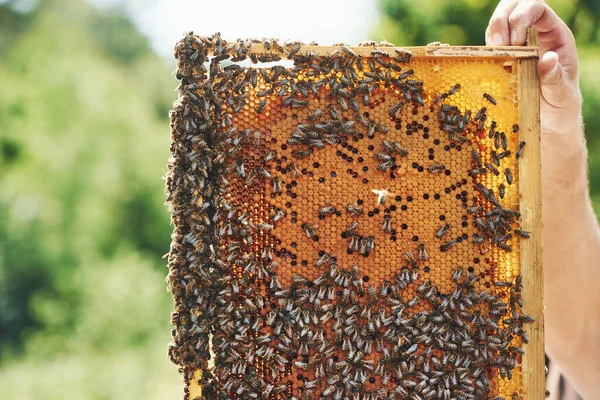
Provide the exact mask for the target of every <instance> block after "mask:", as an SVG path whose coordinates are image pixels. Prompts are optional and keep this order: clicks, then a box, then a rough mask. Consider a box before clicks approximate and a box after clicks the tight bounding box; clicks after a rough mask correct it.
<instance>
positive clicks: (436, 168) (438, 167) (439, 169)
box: [427, 164, 446, 174]
mask: <svg viewBox="0 0 600 400" xmlns="http://www.w3.org/2000/svg"><path fill="white" fill-rule="evenodd" d="M445 169H446V166H445V165H444V164H433V165H431V166H429V167H428V168H427V171H429V172H431V173H432V174H439V173H440V172H442V171H444V170H445Z"/></svg>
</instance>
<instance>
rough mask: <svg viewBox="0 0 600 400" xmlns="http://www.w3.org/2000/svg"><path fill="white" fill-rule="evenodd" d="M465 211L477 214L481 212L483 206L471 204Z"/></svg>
mask: <svg viewBox="0 0 600 400" xmlns="http://www.w3.org/2000/svg"><path fill="white" fill-rule="evenodd" d="M467 212H468V213H469V214H479V213H482V212H483V208H481V207H479V206H472V207H468V208H467Z"/></svg>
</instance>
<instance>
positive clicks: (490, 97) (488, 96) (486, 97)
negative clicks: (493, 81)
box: [483, 93, 496, 105]
mask: <svg viewBox="0 0 600 400" xmlns="http://www.w3.org/2000/svg"><path fill="white" fill-rule="evenodd" d="M483 98H484V99H486V100H487V101H489V102H490V103H492V104H493V105H496V99H494V98H493V97H492V96H491V95H489V94H488V93H484V94H483Z"/></svg>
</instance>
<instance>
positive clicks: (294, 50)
mask: <svg viewBox="0 0 600 400" xmlns="http://www.w3.org/2000/svg"><path fill="white" fill-rule="evenodd" d="M301 48H302V45H301V44H300V43H298V42H296V43H294V44H292V45H291V47H290V52H289V53H288V56H287V58H288V60H291V59H292V58H294V56H295V55H296V54H298V52H299V51H300V49H301Z"/></svg>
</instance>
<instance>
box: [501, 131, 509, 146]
mask: <svg viewBox="0 0 600 400" xmlns="http://www.w3.org/2000/svg"><path fill="white" fill-rule="evenodd" d="M500 143H501V144H502V148H503V149H504V150H506V149H507V148H508V140H507V139H506V134H505V133H504V132H500Z"/></svg>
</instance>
